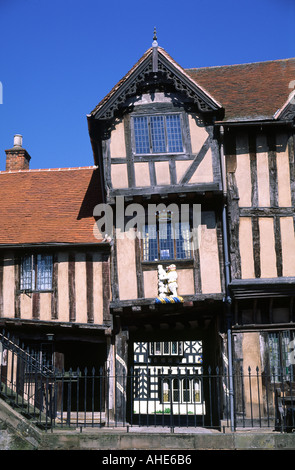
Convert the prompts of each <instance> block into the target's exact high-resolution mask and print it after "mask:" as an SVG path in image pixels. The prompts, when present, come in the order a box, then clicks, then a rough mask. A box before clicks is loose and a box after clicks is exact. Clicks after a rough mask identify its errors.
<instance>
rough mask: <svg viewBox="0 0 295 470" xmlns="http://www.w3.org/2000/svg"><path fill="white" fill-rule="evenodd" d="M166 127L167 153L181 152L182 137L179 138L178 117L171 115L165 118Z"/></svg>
mask: <svg viewBox="0 0 295 470" xmlns="http://www.w3.org/2000/svg"><path fill="white" fill-rule="evenodd" d="M166 126H167V144H168V152H182V151H183V145H182V136H181V123H180V116H179V115H177V114H171V115H168V116H166Z"/></svg>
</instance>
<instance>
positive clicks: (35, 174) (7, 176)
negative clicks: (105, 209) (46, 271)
mask: <svg viewBox="0 0 295 470" xmlns="http://www.w3.org/2000/svg"><path fill="white" fill-rule="evenodd" d="M99 197H100V178H99V172H98V169H97V168H96V167H84V168H66V169H53V170H24V171H15V172H14V171H12V172H6V171H3V172H0V201H1V210H0V227H1V230H0V245H21V244H55V243H57V244H68V243H81V244H84V243H87V244H88V243H91V244H97V243H99V242H101V241H102V240H97V239H96V238H95V237H94V235H93V226H94V223H95V220H94V217H93V208H94V207H95V205H96V204H98V203H99V202H101V201H100V200H99Z"/></svg>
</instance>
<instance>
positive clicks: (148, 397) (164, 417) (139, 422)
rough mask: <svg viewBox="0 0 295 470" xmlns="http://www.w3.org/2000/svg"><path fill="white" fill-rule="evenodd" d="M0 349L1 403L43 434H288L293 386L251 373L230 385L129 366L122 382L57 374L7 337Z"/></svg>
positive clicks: (84, 373) (293, 421) (91, 374)
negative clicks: (53, 430) (89, 430)
mask: <svg viewBox="0 0 295 470" xmlns="http://www.w3.org/2000/svg"><path fill="white" fill-rule="evenodd" d="M0 343H1V348H2V355H1V357H2V362H1V369H0V379H1V397H2V398H3V399H5V400H6V401H7V402H8V403H9V404H10V405H11V406H13V407H14V408H16V409H18V410H19V411H20V412H21V413H22V414H23V415H25V416H26V417H27V418H29V419H31V420H33V421H34V422H35V423H36V424H38V425H39V426H41V427H43V428H44V429H49V428H50V427H60V428H68V427H75V428H79V427H81V428H83V427H86V426H92V427H103V426H105V427H127V428H130V427H137V426H147V427H150V426H163V427H168V428H170V429H175V428H177V427H183V426H186V427H190V428H196V427H200V426H201V427H208V428H215V429H219V430H221V431H222V430H223V428H225V427H229V428H230V429H231V430H238V429H240V428H255V427H257V428H269V429H272V430H276V431H279V432H285V431H293V429H295V406H294V405H295V385H294V386H293V384H292V383H291V382H290V381H288V380H282V379H283V376H282V375H281V376H280V378H281V382H280V383H277V382H276V380H277V375H275V374H267V373H266V372H265V371H260V370H259V369H258V368H255V369H254V370H253V369H251V368H248V369H247V370H245V369H243V368H241V369H240V370H236V371H235V373H234V375H233V377H232V379H233V380H229V379H230V377H229V376H228V373H227V371H226V370H224V369H222V370H221V369H219V368H215V369H212V368H210V367H209V368H207V369H205V368H203V367H200V366H198V367H187V368H185V367H181V368H180V367H177V366H171V367H158V366H157V367H151V366H149V367H145V366H136V367H134V368H131V369H130V370H129V371H128V373H126V374H124V373H123V374H122V375H116V374H112V373H111V371H110V370H105V369H103V368H100V369H99V370H96V369H94V368H93V369H91V370H88V369H83V370H80V369H77V370H72V369H70V370H69V371H65V370H61V371H57V370H53V368H52V367H47V366H46V365H45V364H44V363H40V362H38V360H37V359H36V358H35V357H34V356H33V355H31V354H30V352H29V351H28V350H25V349H24V348H23V347H21V346H20V345H18V344H17V343H16V342H15V341H14V340H13V339H10V338H9V336H8V335H7V336H5V335H4V334H2V335H0ZM231 383H233V384H234V389H233V390H230V384H231ZM231 396H232V397H233V409H234V415H232V413H231V409H232V406H231V405H232V403H231V401H230V400H231Z"/></svg>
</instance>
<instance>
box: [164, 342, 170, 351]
mask: <svg viewBox="0 0 295 470" xmlns="http://www.w3.org/2000/svg"><path fill="white" fill-rule="evenodd" d="M169 353H170V348H169V341H164V344H163V354H169Z"/></svg>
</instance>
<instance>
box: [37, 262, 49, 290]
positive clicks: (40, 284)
mask: <svg viewBox="0 0 295 470" xmlns="http://www.w3.org/2000/svg"><path fill="white" fill-rule="evenodd" d="M51 288H52V256H51V255H37V290H46V289H51Z"/></svg>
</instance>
